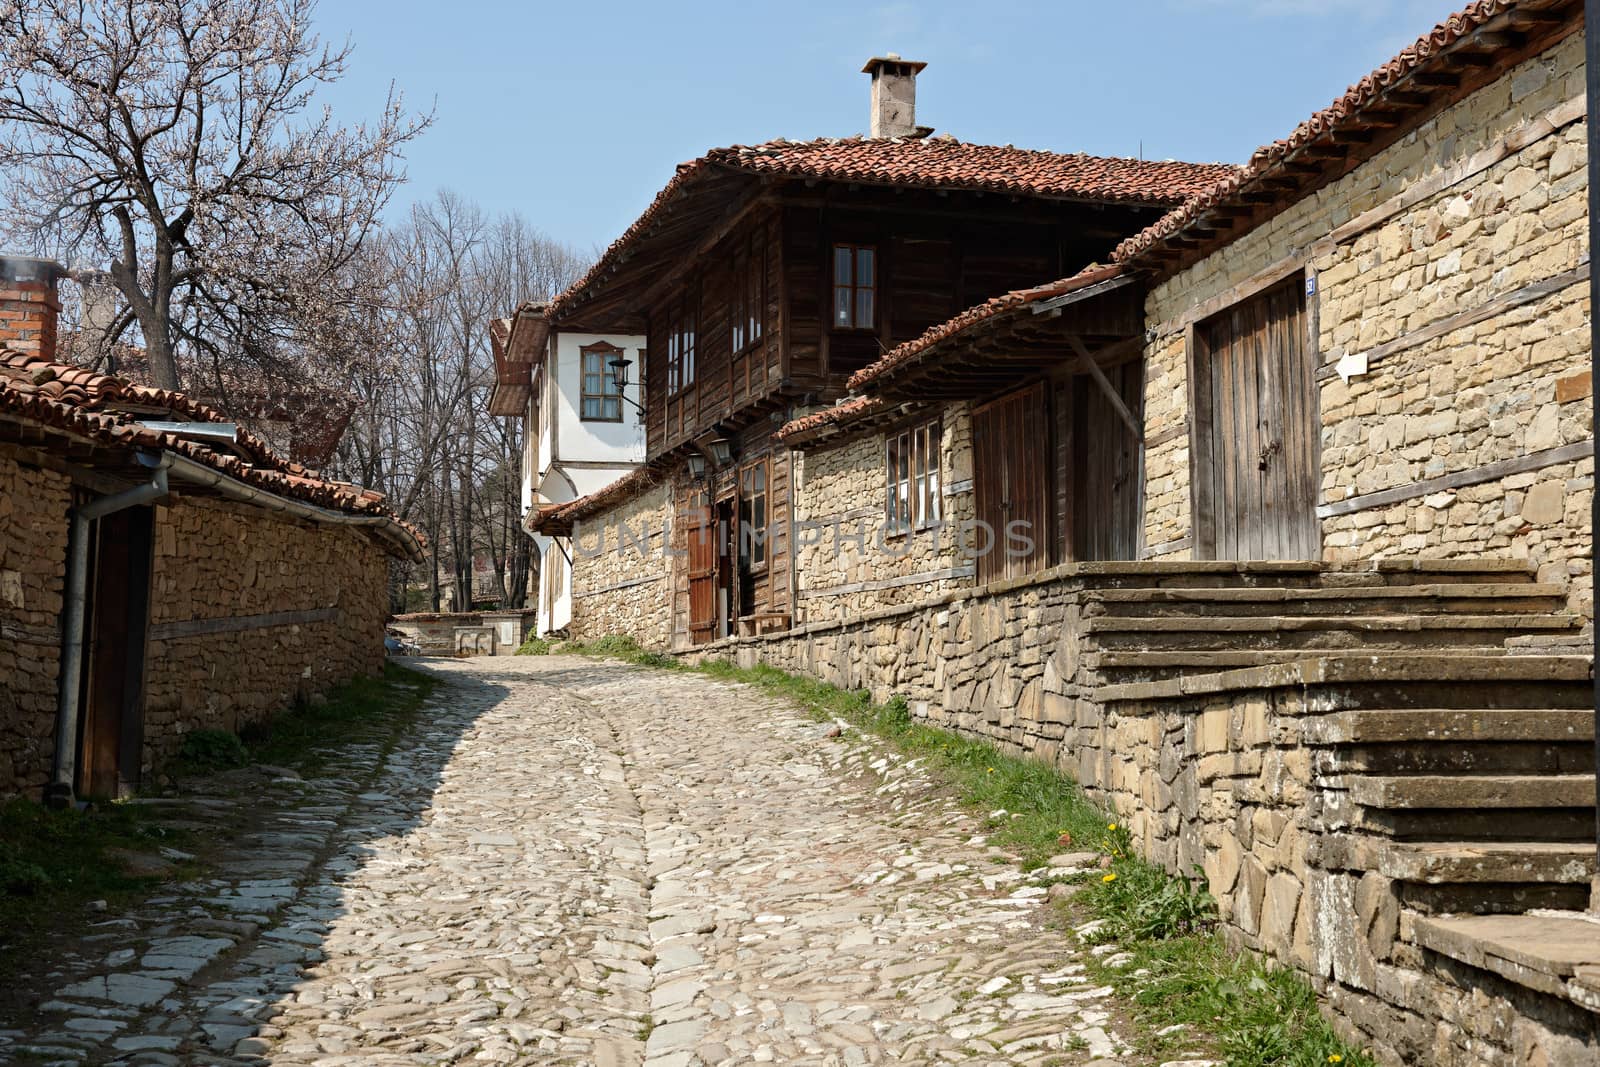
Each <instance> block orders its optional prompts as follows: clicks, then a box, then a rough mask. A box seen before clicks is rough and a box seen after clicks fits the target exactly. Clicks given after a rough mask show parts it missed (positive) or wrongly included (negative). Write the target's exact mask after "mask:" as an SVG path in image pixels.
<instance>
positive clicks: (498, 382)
mask: <svg viewBox="0 0 1600 1067" xmlns="http://www.w3.org/2000/svg"><path fill="white" fill-rule="evenodd" d="M489 340H490V348H491V351H492V352H493V355H494V364H495V381H494V387H493V389H492V390H491V392H490V395H489V413H490V414H491V415H503V416H507V417H512V418H521V419H522V420H523V437H522V441H523V456H522V512H523V514H525V515H526V514H530V513H531V512H532V511H533V510H534V509H536V508H540V507H547V506H550V505H555V504H564V503H568V502H570V501H573V500H576V499H578V498H579V497H582V496H585V495H587V494H589V493H593V492H596V491H597V490H600V489H602V488H604V487H605V486H607V485H610V484H611V483H613V482H615V481H617V480H618V479H620V478H622V477H624V476H625V475H627V474H630V473H631V472H633V471H634V470H635V469H637V468H638V466H639V465H640V464H641V463H642V462H644V458H645V442H644V437H645V434H644V407H643V404H642V396H643V383H642V380H641V379H639V378H638V377H637V376H636V375H635V376H632V377H633V380H631V381H630V380H629V379H630V375H629V373H628V372H629V370H630V368H633V367H635V366H638V367H642V366H643V364H644V361H645V360H644V356H645V349H644V345H645V339H644V337H643V336H641V335H639V334H637V333H630V332H627V331H626V330H614V331H612V332H609V333H607V332H599V333H596V332H592V331H585V330H581V329H578V330H575V329H567V328H563V327H560V326H557V325H555V324H554V323H552V322H551V321H550V320H549V319H548V317H547V316H546V305H545V304H544V303H543V302H540V301H530V302H528V303H525V304H523V305H522V306H521V307H520V308H518V309H517V311H516V313H515V314H513V315H512V316H511V317H510V318H507V319H494V320H492V321H491V322H490V324H489ZM532 536H533V542H534V548H535V550H536V552H537V553H538V560H537V562H536V563H535V565H534V566H532V567H530V568H529V571H530V573H531V574H532V575H533V576H534V579H535V580H536V581H537V583H538V587H537V589H535V590H533V592H534V593H535V594H536V595H535V597H534V600H533V603H534V605H535V607H536V609H537V612H538V623H537V630H538V633H539V634H540V635H543V634H547V633H550V632H552V631H555V630H563V629H565V628H566V627H567V626H568V625H569V624H570V623H571V621H572V614H573V582H572V571H573V567H572V545H571V544H570V542H569V541H568V540H567V539H566V538H563V537H553V536H547V535H545V534H542V533H538V532H533V533H532ZM469 607H470V605H465V604H463V605H461V606H460V607H459V608H457V610H461V611H465V610H467V609H468V608H469Z"/></svg>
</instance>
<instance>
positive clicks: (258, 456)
mask: <svg viewBox="0 0 1600 1067" xmlns="http://www.w3.org/2000/svg"><path fill="white" fill-rule="evenodd" d="M128 408H146V409H148V408H155V409H157V410H159V411H161V412H163V413H166V414H170V415H174V416H177V419H176V421H189V422H226V421H228V420H227V419H226V418H225V417H224V416H223V415H222V414H221V413H220V412H218V411H216V410H215V409H213V408H210V407H207V406H206V405H204V404H201V403H199V402H198V401H195V400H193V399H191V398H189V397H187V396H184V395H183V394H182V393H175V392H171V391H169V390H165V389H153V388H150V387H148V386H143V385H134V384H132V383H131V382H128V381H126V380H124V379H122V378H115V377H112V376H110V375H107V374H97V373H95V372H93V371H88V370H84V369H83V368H81V367H74V366H71V365H70V364H66V363H54V362H51V361H50V360H46V359H41V358H40V357H38V356H36V355H28V354H25V353H20V352H13V351H9V350H3V349H0V414H5V415H9V416H11V417H14V418H18V419H22V420H25V421H29V422H32V423H35V424H37V425H40V426H45V427H49V428H52V429H55V430H59V431H64V432H66V433H69V434H73V435H76V436H78V437H82V438H86V439H88V440H91V441H98V442H101V443H103V444H111V445H115V446H118V447H123V448H149V449H157V450H163V451H168V452H174V453H177V454H179V455H182V456H184V457H186V458H188V459H191V460H193V461H195V462H197V463H201V464H204V465H205V466H207V467H210V468H211V469H213V470H216V471H218V472H220V473H222V474H226V475H228V476H229V477H230V478H235V479H237V480H239V481H241V482H245V483H247V484H249V485H252V486H255V487H256V488H258V489H262V490H265V491H266V492H269V493H272V494H274V495H277V496H283V497H289V498H292V499H295V500H301V501H304V502H306V503H309V504H314V505H316V506H318V507H323V508H329V509H331V510H334V511H342V512H345V513H348V514H352V515H370V516H373V517H375V518H384V519H388V520H389V523H390V524H392V525H393V526H394V527H395V529H396V530H397V531H399V532H400V533H401V535H402V539H403V540H407V539H408V540H409V541H410V542H411V545H412V546H414V547H415V549H416V552H417V553H419V554H420V552H421V546H422V545H423V544H425V543H426V542H425V539H424V538H423V536H422V534H421V532H420V531H418V530H417V529H416V528H415V527H412V526H411V525H409V524H408V523H406V522H404V521H403V520H401V519H399V518H397V517H396V516H395V515H394V514H393V513H392V512H391V511H389V509H388V508H386V507H384V506H383V503H382V501H383V495H382V494H381V493H375V492H372V491H371V490H367V489H362V488H361V487H360V486H354V485H349V484H347V483H344V482H336V481H333V480H331V479H326V478H322V477H320V476H319V475H318V474H317V473H316V472H315V471H312V470H308V469H306V468H305V467H302V466H301V465H300V464H298V463H293V462H290V461H289V460H286V459H284V458H282V457H281V456H279V455H278V454H277V453H275V452H274V451H273V450H272V449H271V448H269V447H268V446H267V444H266V443H265V442H264V441H262V440H261V439H260V438H258V437H256V436H254V435H253V434H251V433H250V432H249V431H247V430H240V431H239V435H238V440H237V444H238V445H239V447H240V449H241V450H242V451H243V452H244V453H245V456H243V457H241V456H238V455H234V454H232V453H228V452H222V451H218V450H217V449H215V448H212V447H210V446H208V445H206V444H204V443H202V442H199V441H195V440H190V439H188V438H184V437H179V436H177V435H175V434H172V433H163V432H161V431H158V430H154V429H151V428H150V427H148V426H143V425H141V424H140V423H139V422H138V420H137V418H136V416H135V415H134V414H133V413H131V412H130V411H128V410H126V409H128Z"/></svg>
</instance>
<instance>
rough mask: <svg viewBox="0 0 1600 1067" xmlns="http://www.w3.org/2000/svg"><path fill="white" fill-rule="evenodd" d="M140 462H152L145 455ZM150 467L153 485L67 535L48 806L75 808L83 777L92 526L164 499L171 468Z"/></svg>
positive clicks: (100, 500) (88, 514)
mask: <svg viewBox="0 0 1600 1067" xmlns="http://www.w3.org/2000/svg"><path fill="white" fill-rule="evenodd" d="M139 459H140V462H142V463H150V461H148V460H146V459H145V457H144V456H140V457H139ZM151 465H153V466H154V467H155V474H154V475H152V476H151V478H150V481H149V482H148V483H146V484H144V485H136V486H134V487H133V488H132V489H124V490H123V491H122V492H120V493H113V494H111V495H110V496H102V497H96V498H95V499H93V500H91V501H89V502H88V503H87V504H83V505H80V506H79V507H75V508H73V509H72V522H71V526H70V528H69V530H68V533H67V583H66V585H67V588H66V601H67V602H66V605H65V607H66V611H65V613H64V617H63V619H62V629H63V633H62V643H61V645H62V647H61V672H60V689H59V691H58V692H57V694H56V749H55V759H54V761H53V763H52V767H51V773H50V784H49V785H48V786H47V787H46V788H45V793H44V799H45V803H46V804H47V805H49V806H50V807H52V808H69V807H71V806H72V804H73V801H74V796H73V784H74V782H75V781H76V779H77V773H78V708H79V696H80V687H81V683H82V680H83V631H84V624H85V620H86V617H87V614H88V602H89V596H88V590H89V537H90V535H91V533H92V528H91V525H90V524H91V523H93V522H94V521H95V520H96V519H100V518H104V517H105V516H107V515H111V514H114V513H116V512H118V511H124V510H126V509H128V508H136V507H139V506H141V505H143V504H149V503H151V502H153V501H156V500H161V499H164V498H165V497H166V495H167V465H166V464H165V463H164V462H161V461H160V460H156V461H154V463H153V464H151Z"/></svg>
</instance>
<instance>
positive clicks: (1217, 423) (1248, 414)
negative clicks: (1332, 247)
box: [1194, 276, 1322, 559]
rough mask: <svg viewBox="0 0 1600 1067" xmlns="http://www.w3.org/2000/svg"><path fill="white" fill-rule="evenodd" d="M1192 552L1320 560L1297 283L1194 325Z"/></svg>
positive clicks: (1311, 384)
mask: <svg viewBox="0 0 1600 1067" xmlns="http://www.w3.org/2000/svg"><path fill="white" fill-rule="evenodd" d="M1194 337H1195V349H1196V351H1195V366H1194V373H1195V381H1194V407H1195V411H1194V415H1195V456H1194V479H1195V484H1194V503H1195V538H1196V545H1195V554H1196V555H1197V556H1198V557H1199V558H1201V559H1320V558H1321V556H1322V538H1321V531H1320V529H1319V527H1318V523H1317V516H1316V503H1317V483H1318V468H1319V463H1318V459H1317V455H1318V439H1319V434H1320V425H1319V419H1318V414H1317V393H1316V379H1315V375H1314V371H1315V368H1314V367H1313V366H1312V349H1311V346H1310V345H1309V344H1308V343H1307V338H1306V315H1305V288H1304V283H1303V282H1302V280H1301V279H1300V278H1299V277H1298V276H1297V277H1295V278H1291V279H1290V280H1289V281H1287V282H1285V283H1284V284H1282V285H1278V286H1275V287H1273V288H1272V289H1269V290H1267V291H1266V292H1264V293H1261V294H1259V295H1257V296H1254V297H1252V298H1250V299H1248V300H1245V301H1243V302H1241V303H1239V304H1236V305H1235V306H1233V307H1232V308H1229V309H1228V310H1227V311H1224V312H1222V313H1221V314H1219V315H1216V316H1214V317H1213V318H1211V319H1208V320H1206V321H1205V322H1202V323H1200V324H1198V325H1197V326H1196V327H1195V331H1194Z"/></svg>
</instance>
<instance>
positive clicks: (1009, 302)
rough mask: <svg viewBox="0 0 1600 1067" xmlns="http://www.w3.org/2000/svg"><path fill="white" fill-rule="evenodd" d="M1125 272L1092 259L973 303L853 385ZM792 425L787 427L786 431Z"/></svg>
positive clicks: (857, 376)
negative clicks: (1068, 272)
mask: <svg viewBox="0 0 1600 1067" xmlns="http://www.w3.org/2000/svg"><path fill="white" fill-rule="evenodd" d="M1122 273H1123V268H1122V267H1120V266H1117V265H1114V264H1113V265H1111V266H1101V265H1099V264H1097V263H1091V264H1090V265H1089V266H1087V267H1085V268H1083V269H1082V270H1080V271H1079V272H1078V273H1077V274H1074V275H1073V276H1072V277H1070V278H1062V279H1061V280H1060V281H1054V282H1049V283H1047V284H1045V285H1037V286H1034V287H1033V288H1031V289H1013V290H1012V291H1011V292H1009V293H1003V294H1001V295H1000V296H997V297H994V298H992V299H990V300H986V301H984V302H983V303H981V304H979V305H977V306H976V307H970V308H968V309H967V310H965V311H963V312H962V313H961V314H959V315H957V316H956V317H955V318H953V319H947V320H945V321H944V322H941V323H939V324H938V325H937V326H931V327H929V328H928V329H927V330H925V331H924V332H923V334H922V336H920V337H917V338H914V339H913V340H910V341H907V342H905V343H904V344H901V345H897V346H896V347H894V348H892V349H890V350H889V351H888V352H885V353H884V354H883V355H882V356H880V357H879V358H878V359H877V360H875V361H874V362H872V363H869V364H867V365H866V366H865V367H862V368H861V369H860V370H858V371H856V372H855V373H854V374H852V375H851V376H850V382H849V387H850V388H851V389H861V388H864V387H866V386H868V385H870V384H871V383H872V382H873V381H875V380H876V379H878V378H879V377H881V376H883V375H884V374H888V373H890V372H891V371H894V370H897V369H898V368H900V367H902V366H904V365H906V364H907V363H910V362H912V361H914V360H916V359H917V358H918V357H919V356H921V355H922V354H923V353H925V352H927V351H928V350H929V349H931V348H933V347H934V346H935V345H937V344H939V343H940V342H942V341H947V340H949V339H950V338H952V337H955V336H956V335H957V334H960V333H964V332H965V331H967V330H970V329H971V328H972V327H974V326H976V325H978V324H979V323H983V322H988V321H989V320H991V319H994V318H997V317H999V316H1002V315H1006V314H1009V313H1014V312H1017V311H1021V310H1024V309H1026V308H1029V307H1030V306H1031V305H1033V304H1035V303H1037V302H1038V301H1040V300H1048V299H1050V298H1051V297H1053V296H1065V295H1066V294H1067V293H1071V292H1076V291H1077V290H1079V289H1087V288H1088V287H1089V286H1091V285H1097V284H1099V283H1100V282H1107V281H1110V280H1111V279H1113V278H1115V277H1117V276H1118V275H1120V274H1122ZM788 429H789V427H788V426H785V427H784V428H783V431H779V432H780V433H781V432H784V431H787V430H788Z"/></svg>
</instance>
